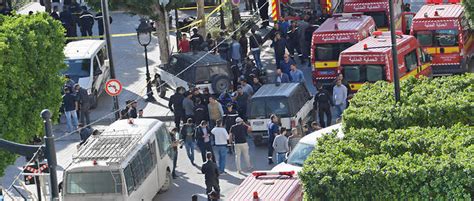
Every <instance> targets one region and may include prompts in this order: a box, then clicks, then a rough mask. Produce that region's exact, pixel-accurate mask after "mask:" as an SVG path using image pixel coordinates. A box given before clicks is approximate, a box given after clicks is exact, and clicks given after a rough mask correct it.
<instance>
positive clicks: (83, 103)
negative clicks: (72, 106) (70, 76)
mask: <svg viewBox="0 0 474 201" xmlns="http://www.w3.org/2000/svg"><path fill="white" fill-rule="evenodd" d="M74 89H75V91H76V98H77V103H78V105H79V117H80V122H81V123H83V124H85V125H89V124H90V118H89V117H90V115H89V114H90V112H89V111H90V107H91V101H90V97H89V94H87V90H86V89H84V88H82V87H81V86H80V85H79V84H75V85H74ZM84 120H85V121H84Z"/></svg>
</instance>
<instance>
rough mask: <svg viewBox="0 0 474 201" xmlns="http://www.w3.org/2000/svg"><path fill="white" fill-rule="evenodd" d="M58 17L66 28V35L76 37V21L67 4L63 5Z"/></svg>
mask: <svg viewBox="0 0 474 201" xmlns="http://www.w3.org/2000/svg"><path fill="white" fill-rule="evenodd" d="M59 19H60V20H61V23H62V24H63V26H64V28H65V29H66V36H67V37H76V36H77V33H76V22H75V21H74V17H73V16H72V12H71V9H70V8H69V7H68V6H65V7H64V10H63V12H61V13H59Z"/></svg>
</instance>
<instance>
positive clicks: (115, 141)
mask: <svg viewBox="0 0 474 201" xmlns="http://www.w3.org/2000/svg"><path fill="white" fill-rule="evenodd" d="M140 139H141V135H139V134H127V133H126V130H121V131H111V132H105V133H102V134H101V135H99V136H91V137H90V138H89V139H88V140H87V142H86V143H85V144H84V145H82V147H80V148H79V152H78V154H77V155H75V156H74V157H73V161H74V162H81V161H93V160H97V161H98V160H100V161H106V163H107V164H109V163H120V162H122V161H123V159H125V157H126V156H127V155H128V153H129V152H130V151H132V150H133V148H134V147H135V146H136V145H137V144H138V143H139V142H140Z"/></svg>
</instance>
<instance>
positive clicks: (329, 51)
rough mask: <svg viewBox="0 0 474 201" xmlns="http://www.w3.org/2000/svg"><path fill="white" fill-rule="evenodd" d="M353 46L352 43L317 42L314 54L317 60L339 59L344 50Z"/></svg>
mask: <svg viewBox="0 0 474 201" xmlns="http://www.w3.org/2000/svg"><path fill="white" fill-rule="evenodd" d="M350 46H352V43H335V44H316V48H315V49H314V55H316V58H315V60H316V61H337V60H339V54H341V52H342V51H344V50H345V49H347V48H349V47H350Z"/></svg>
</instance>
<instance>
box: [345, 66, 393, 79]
mask: <svg viewBox="0 0 474 201" xmlns="http://www.w3.org/2000/svg"><path fill="white" fill-rule="evenodd" d="M343 71H344V77H345V78H346V79H347V81H348V82H376V81H378V80H384V72H383V66H382V65H363V66H343Z"/></svg>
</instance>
